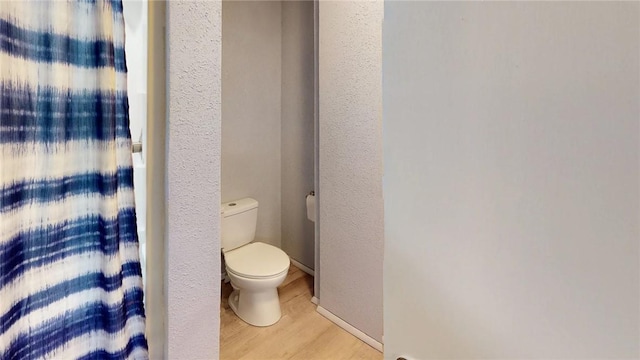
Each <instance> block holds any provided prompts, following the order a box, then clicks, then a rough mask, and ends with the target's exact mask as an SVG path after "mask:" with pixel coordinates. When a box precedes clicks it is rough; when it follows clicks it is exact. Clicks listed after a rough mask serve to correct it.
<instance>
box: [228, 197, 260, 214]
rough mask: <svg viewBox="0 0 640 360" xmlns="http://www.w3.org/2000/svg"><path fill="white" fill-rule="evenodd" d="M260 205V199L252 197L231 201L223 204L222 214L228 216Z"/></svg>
mask: <svg viewBox="0 0 640 360" xmlns="http://www.w3.org/2000/svg"><path fill="white" fill-rule="evenodd" d="M257 207H258V201H257V200H256V199H252V198H244V199H240V200H235V201H229V202H226V203H223V204H222V216H223V217H227V216H231V215H236V214H240V213H243V212H245V211H249V210H252V209H255V208H257Z"/></svg>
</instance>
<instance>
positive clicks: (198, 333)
mask: <svg viewBox="0 0 640 360" xmlns="http://www.w3.org/2000/svg"><path fill="white" fill-rule="evenodd" d="M221 10H222V8H221V3H220V2H219V1H197V2H196V1H171V2H168V5H167V11H168V14H167V26H168V33H167V54H168V55H167V56H168V64H167V66H168V68H167V72H168V80H169V84H168V93H167V95H168V96H167V101H168V108H169V110H168V111H169V112H168V128H167V131H168V134H167V141H168V146H167V173H168V174H167V187H168V189H167V299H168V323H167V333H168V334H167V341H168V343H167V349H168V353H167V354H166V357H167V358H168V359H216V358H217V357H218V346H219V323H220V319H219V311H220V306H219V301H220V118H221V113H220V105H221V103H220V99H221V90H220V86H221V82H220V81H221V30H222V29H221V24H222V17H221Z"/></svg>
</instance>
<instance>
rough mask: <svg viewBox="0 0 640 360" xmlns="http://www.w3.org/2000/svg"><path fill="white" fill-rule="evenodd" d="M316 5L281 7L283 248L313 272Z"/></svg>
mask: <svg viewBox="0 0 640 360" xmlns="http://www.w3.org/2000/svg"><path fill="white" fill-rule="evenodd" d="M313 36H314V35H313V1H307V0H301V1H283V2H282V135H281V137H282V144H281V146H282V147H281V149H282V249H283V250H284V251H285V252H286V253H287V254H288V255H289V256H291V257H292V258H294V259H295V260H297V261H299V262H301V263H302V264H304V265H306V266H308V267H310V268H312V269H313V268H314V261H315V259H314V247H315V234H314V224H313V222H311V221H309V220H308V219H307V212H306V211H307V210H306V207H305V196H306V195H307V194H308V193H309V191H311V190H313V189H314V184H313V174H314V172H313V168H314V165H313V157H314V150H313V149H314V146H315V145H314V113H313V112H314V111H313V107H314V103H313V102H314V89H313V87H314V85H313V81H314V79H313V77H314V72H313V64H314V61H315V56H314V39H313Z"/></svg>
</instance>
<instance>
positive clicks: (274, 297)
mask: <svg viewBox="0 0 640 360" xmlns="http://www.w3.org/2000/svg"><path fill="white" fill-rule="evenodd" d="M257 220H258V202H257V201H256V200H254V199H251V198H245V199H241V200H237V201H232V202H228V203H224V204H222V254H223V256H224V260H225V267H226V270H227V275H228V276H229V278H230V279H231V285H232V286H233V289H234V291H233V292H232V293H231V295H230V296H229V306H230V307H231V309H233V311H234V312H235V313H236V315H238V317H240V318H241V319H242V320H244V321H245V322H247V323H249V324H251V325H254V326H269V325H273V324H275V323H276V322H278V320H280V316H281V312H280V299H279V298H278V289H277V287H278V286H279V285H280V284H282V282H283V281H284V279H285V278H286V277H287V272H288V270H289V256H287V254H286V253H285V252H284V251H282V250H280V249H278V248H277V247H275V246H272V245H269V244H265V243H261V242H252V241H253V238H254V237H255V234H256V224H257Z"/></svg>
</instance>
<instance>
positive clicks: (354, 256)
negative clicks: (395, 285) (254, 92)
mask: <svg viewBox="0 0 640 360" xmlns="http://www.w3.org/2000/svg"><path fill="white" fill-rule="evenodd" d="M319 6H320V8H319V16H320V19H319V21H320V23H319V57H320V58H319V74H320V76H319V106H320V109H319V116H320V118H319V137H320V139H319V149H320V154H319V163H320V166H319V177H320V178H319V183H320V184H319V195H320V197H321V198H320V254H321V256H320V266H319V267H320V272H321V274H320V279H319V280H320V281H319V282H320V306H322V307H323V308H325V309H327V310H328V311H330V312H332V313H333V314H334V315H336V316H338V317H340V318H342V319H343V320H345V321H346V322H348V323H349V324H351V325H352V326H354V327H356V328H357V329H359V330H361V331H362V332H364V333H366V334H367V335H369V336H370V337H372V338H374V339H376V340H377V341H381V340H382V255H383V242H384V241H383V240H384V239H383V238H384V236H383V235H384V234H383V222H384V218H383V215H384V214H383V200H382V124H381V122H382V78H381V77H382V65H381V63H382V13H383V3H382V1H348V2H347V1H345V2H338V1H327V2H325V1H322V2H320V4H319Z"/></svg>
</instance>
